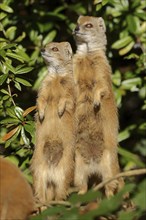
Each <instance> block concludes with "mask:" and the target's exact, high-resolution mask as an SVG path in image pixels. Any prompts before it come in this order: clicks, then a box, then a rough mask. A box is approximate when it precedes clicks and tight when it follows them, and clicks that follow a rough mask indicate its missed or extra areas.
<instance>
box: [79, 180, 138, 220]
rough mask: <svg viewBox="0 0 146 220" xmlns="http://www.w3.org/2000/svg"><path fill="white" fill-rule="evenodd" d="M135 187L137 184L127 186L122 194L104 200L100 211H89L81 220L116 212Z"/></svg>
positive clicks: (99, 208)
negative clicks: (127, 194) (126, 195)
mask: <svg viewBox="0 0 146 220" xmlns="http://www.w3.org/2000/svg"><path fill="white" fill-rule="evenodd" d="M134 187H135V184H127V185H126V186H125V187H124V188H123V189H122V190H121V191H120V192H118V193H117V194H116V195H115V196H113V197H111V198H109V199H103V200H102V201H101V202H100V205H99V207H98V209H95V210H92V211H89V212H88V213H85V214H84V215H82V216H81V217H80V220H85V219H93V218H94V217H95V216H101V215H107V214H109V213H112V212H114V211H116V210H117V209H118V208H119V206H120V205H121V202H122V201H123V195H125V194H126V193H127V192H131V191H132V190H133V189H134Z"/></svg>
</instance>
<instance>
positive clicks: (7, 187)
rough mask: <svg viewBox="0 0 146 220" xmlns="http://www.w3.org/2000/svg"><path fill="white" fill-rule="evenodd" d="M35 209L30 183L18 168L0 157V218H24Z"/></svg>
mask: <svg viewBox="0 0 146 220" xmlns="http://www.w3.org/2000/svg"><path fill="white" fill-rule="evenodd" d="M34 211H35V207H34V198H33V193H32V189H31V187H30V185H29V184H28V182H27V180H26V179H25V177H24V176H23V174H22V172H21V171H20V169H19V168H18V167H17V166H15V165H14V164H13V163H11V162H10V161H8V160H7V159H5V158H0V219H1V220H18V219H19V220H26V219H28V217H29V215H30V214H31V213H33V212H34Z"/></svg>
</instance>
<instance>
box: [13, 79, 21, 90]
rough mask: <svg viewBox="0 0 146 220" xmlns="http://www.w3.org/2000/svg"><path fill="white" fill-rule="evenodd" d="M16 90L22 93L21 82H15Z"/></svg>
mask: <svg viewBox="0 0 146 220" xmlns="http://www.w3.org/2000/svg"><path fill="white" fill-rule="evenodd" d="M14 86H15V88H16V89H18V90H19V91H21V85H20V83H19V82H16V81H15V84H14Z"/></svg>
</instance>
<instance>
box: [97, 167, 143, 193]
mask: <svg viewBox="0 0 146 220" xmlns="http://www.w3.org/2000/svg"><path fill="white" fill-rule="evenodd" d="M142 174H146V169H145V168H144V169H137V170H130V171H125V172H122V173H118V174H117V175H116V176H114V177H112V178H110V179H107V180H105V181H103V182H101V183H99V184H98V185H97V186H95V187H94V188H93V190H94V191H96V190H99V189H101V188H103V187H104V186H105V185H106V184H107V183H109V182H111V181H113V180H115V179H118V178H120V177H128V176H137V175H142Z"/></svg>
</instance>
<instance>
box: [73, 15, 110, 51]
mask: <svg viewBox="0 0 146 220" xmlns="http://www.w3.org/2000/svg"><path fill="white" fill-rule="evenodd" d="M105 32H106V27H105V23H104V20H103V18H101V17H92V16H79V18H78V20H77V26H76V28H75V29H74V31H73V34H74V37H75V40H76V43H77V46H80V45H85V44H86V46H87V47H89V50H92V49H93V50H94V49H103V48H105V47H106V43H107V41H106V34H105Z"/></svg>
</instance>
